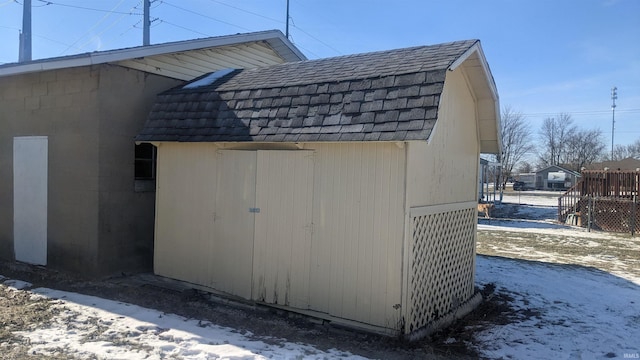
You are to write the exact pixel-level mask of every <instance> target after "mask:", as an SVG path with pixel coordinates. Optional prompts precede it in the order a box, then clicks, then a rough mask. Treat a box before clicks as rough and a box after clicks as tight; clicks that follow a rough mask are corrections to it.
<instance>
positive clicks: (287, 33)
mask: <svg viewBox="0 0 640 360" xmlns="http://www.w3.org/2000/svg"><path fill="white" fill-rule="evenodd" d="M285 29H286V30H285V36H286V37H287V40H289V0H287V27H286V28H285Z"/></svg>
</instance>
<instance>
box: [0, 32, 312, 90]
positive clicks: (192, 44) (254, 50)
mask: <svg viewBox="0 0 640 360" xmlns="http://www.w3.org/2000/svg"><path fill="white" fill-rule="evenodd" d="M211 55H215V56H214V57H211ZM300 60H306V57H305V56H304V55H303V54H302V53H301V52H300V51H299V50H298V49H297V48H296V47H295V46H294V45H293V44H292V43H291V42H290V41H289V40H288V39H287V38H286V37H285V36H284V35H283V34H282V32H280V31H279V30H270V31H261V32H255V33H247V34H236V35H228V36H219V37H212V38H205V39H195V40H187V41H178V42H171V43H164V44H157V45H149V46H139V47H134V48H128V49H119V50H109V51H99V52H93V53H85V54H79V55H71V56H65V57H59V58H50V59H42V60H34V61H29V62H25V63H12V64H5V65H1V66H0V76H9V75H18V74H26V73H32V72H39V71H46V70H56V69H64V68H73V67H79V66H88V65H96V64H106V63H110V64H116V65H120V66H124V67H129V68H134V69H138V70H142V71H145V72H149V73H153V74H157V75H162V76H167V77H171V78H175V79H180V80H191V79H193V78H195V77H197V76H200V75H203V74H205V73H208V72H212V71H216V70H220V69H223V68H228V67H234V68H250V67H259V66H266V65H273V64H277V63H282V62H283V61H286V62H291V61H300Z"/></svg>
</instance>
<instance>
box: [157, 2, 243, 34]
mask: <svg viewBox="0 0 640 360" xmlns="http://www.w3.org/2000/svg"><path fill="white" fill-rule="evenodd" d="M160 3H162V4H167V5H169V6H171V7H174V8H176V9H180V10H182V11H185V12H188V13H191V14H195V15H199V16H202V17H204V18H207V19H209V20H213V21H217V22H219V23H222V24H226V25H229V26H233V27H237V28H238V29H242V30H245V31H251V29H247V28H246V27H243V26H240V25H236V24H232V23H230V22H226V21H224V20H220V19H216V18H213V17H211V16H208V15H205V14H202V13H199V12H197V11H193V10H189V9H185V8H183V7H180V6H177V5H174V4H171V3H168V2H166V1H164V0H162V1H160ZM165 22H166V21H165ZM170 25H174V26H177V25H175V24H170ZM178 27H180V26H178ZM185 30H189V31H194V30H190V29H186V28H185ZM194 32H197V31H194ZM200 34H202V33H200ZM207 36H210V35H207Z"/></svg>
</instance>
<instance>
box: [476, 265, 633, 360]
mask: <svg viewBox="0 0 640 360" xmlns="http://www.w3.org/2000/svg"><path fill="white" fill-rule="evenodd" d="M476 282H477V284H478V285H483V284H488V283H493V284H495V285H496V289H497V291H500V292H505V293H508V294H509V295H511V296H512V297H513V298H514V301H513V305H515V307H516V308H517V309H518V310H523V311H526V312H529V313H530V314H533V315H532V316H530V317H525V318H523V319H522V321H520V322H515V323H511V324H507V325H496V326H493V327H491V328H489V329H488V330H485V331H483V332H481V333H480V334H478V335H477V340H479V342H480V343H481V345H480V346H479V347H478V348H479V351H480V352H481V354H482V355H483V356H486V357H488V358H494V359H500V358H505V359H555V358H565V359H574V358H575V359H592V358H609V357H617V358H624V357H625V355H626V356H629V354H638V353H639V352H640V340H639V339H640V285H639V284H636V283H633V282H631V281H628V280H625V279H622V278H619V277H616V276H614V275H611V274H609V273H606V272H603V271H600V270H596V269H593V268H587V267H582V266H568V265H557V264H546V263H539V262H532V261H524V260H512V259H505V258H494V257H485V256H478V257H477V272H476Z"/></svg>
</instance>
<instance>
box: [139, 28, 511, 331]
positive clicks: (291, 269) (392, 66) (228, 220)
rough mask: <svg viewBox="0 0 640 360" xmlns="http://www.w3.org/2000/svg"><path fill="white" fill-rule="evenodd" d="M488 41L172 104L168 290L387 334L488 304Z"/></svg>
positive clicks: (190, 92) (157, 109)
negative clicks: (481, 186) (483, 179)
mask: <svg viewBox="0 0 640 360" xmlns="http://www.w3.org/2000/svg"><path fill="white" fill-rule="evenodd" d="M498 109H499V106H498V95H497V92H496V88H495V84H494V81H493V78H492V76H491V73H490V71H489V67H488V65H487V63H486V60H485V57H484V55H483V52H482V49H481V46H480V43H479V41H477V40H469V41H460V42H453V43H447V44H441V45H434V46H422V47H415V48H408V49H399V50H391V51H382V52H376V53H368V54H359V55H351V56H343V57H337V58H329V59H321V60H313V61H302V62H295V63H289V64H282V65H275V66H269V67H265V68H261V69H250V70H237V71H226V72H218V73H213V74H210V75H208V76H205V77H202V78H200V79H198V80H196V81H195V82H192V83H190V84H187V85H186V86H180V87H176V88H174V89H173V90H170V91H167V92H164V93H162V94H160V95H159V96H158V98H157V101H156V103H155V105H154V106H153V109H152V111H151V113H150V114H149V117H148V120H147V122H146V124H145V126H144V129H143V130H142V131H141V132H140V134H139V135H138V137H137V141H140V142H151V143H152V144H154V145H155V146H157V149H158V152H157V154H158V157H157V161H158V165H157V170H158V173H157V198H156V205H157V211H156V231H155V258H154V269H155V272H156V274H159V275H163V276H167V277H171V278H175V279H180V280H184V281H188V282H191V283H195V284H199V285H201V286H204V287H207V288H211V289H215V290H217V291H221V292H224V293H227V294H230V295H234V296H239V297H241V298H244V299H250V300H255V301H258V302H262V303H266V304H271V305H274V306H282V307H284V308H287V309H290V310H294V311H299V312H303V313H307V314H311V315H314V316H318V317H322V318H325V319H329V320H332V321H342V322H346V323H349V324H351V325H356V326H363V327H368V328H370V329H373V330H377V331H381V332H386V333H402V334H414V335H415V334H419V333H420V332H423V333H424V331H425V330H429V329H432V328H435V327H436V326H437V325H438V324H441V323H442V321H443V319H448V318H451V314H452V313H453V312H454V311H456V310H459V309H461V308H464V307H465V303H468V302H469V301H470V299H471V298H472V297H473V295H474V269H475V260H474V259H475V239H476V203H477V184H478V172H479V168H478V167H479V155H480V152H481V151H482V152H483V153H500V142H499V139H500V136H499V128H500V126H499V112H498Z"/></svg>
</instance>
